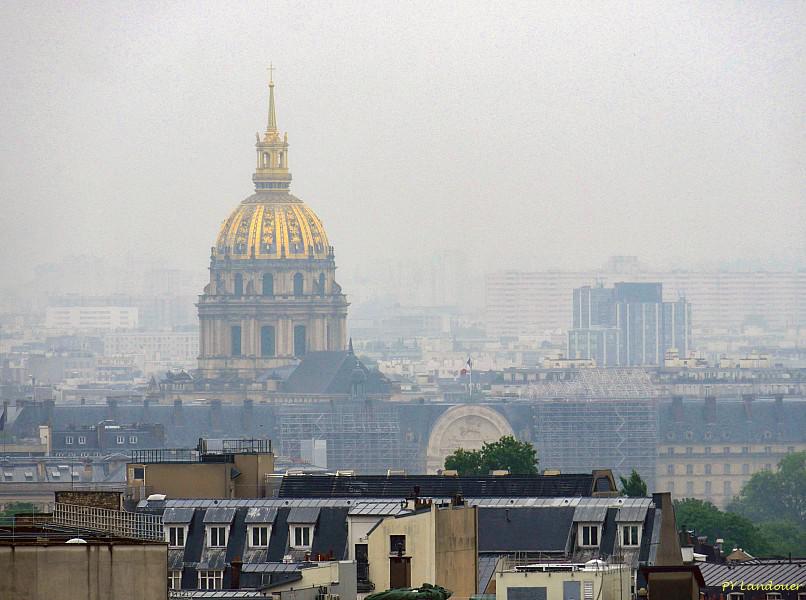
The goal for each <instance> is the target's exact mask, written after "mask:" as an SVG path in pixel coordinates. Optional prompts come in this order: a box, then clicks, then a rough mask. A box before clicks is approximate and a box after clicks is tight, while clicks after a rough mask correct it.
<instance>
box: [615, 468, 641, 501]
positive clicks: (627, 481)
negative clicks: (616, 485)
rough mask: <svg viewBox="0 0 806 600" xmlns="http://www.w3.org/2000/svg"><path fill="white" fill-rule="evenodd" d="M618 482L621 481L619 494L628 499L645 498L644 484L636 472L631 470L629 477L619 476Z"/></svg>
mask: <svg viewBox="0 0 806 600" xmlns="http://www.w3.org/2000/svg"><path fill="white" fill-rule="evenodd" d="M619 480H620V481H621V493H622V494H623V495H625V496H628V497H630V498H646V496H647V488H646V482H645V481H644V480H643V479H642V478H641V476H640V475H639V474H638V471H636V470H635V469H633V470H632V473H630V476H629V477H624V476H623V475H619Z"/></svg>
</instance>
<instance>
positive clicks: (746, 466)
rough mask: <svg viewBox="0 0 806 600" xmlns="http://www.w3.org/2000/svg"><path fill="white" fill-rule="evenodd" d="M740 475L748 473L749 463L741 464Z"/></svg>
mask: <svg viewBox="0 0 806 600" xmlns="http://www.w3.org/2000/svg"><path fill="white" fill-rule="evenodd" d="M742 475H750V465H748V464H747V463H745V464H743V465H742Z"/></svg>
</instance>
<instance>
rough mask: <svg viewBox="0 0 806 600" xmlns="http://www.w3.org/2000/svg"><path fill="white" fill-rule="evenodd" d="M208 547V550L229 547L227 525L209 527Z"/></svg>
mask: <svg viewBox="0 0 806 600" xmlns="http://www.w3.org/2000/svg"><path fill="white" fill-rule="evenodd" d="M207 547H208V548H226V547H227V527H226V525H209V526H208V527H207Z"/></svg>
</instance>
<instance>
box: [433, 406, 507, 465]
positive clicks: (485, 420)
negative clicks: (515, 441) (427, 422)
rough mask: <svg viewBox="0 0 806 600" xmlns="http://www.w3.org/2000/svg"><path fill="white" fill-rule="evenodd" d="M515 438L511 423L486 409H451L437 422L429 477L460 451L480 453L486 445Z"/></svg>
mask: <svg viewBox="0 0 806 600" xmlns="http://www.w3.org/2000/svg"><path fill="white" fill-rule="evenodd" d="M505 435H514V434H513V431H512V427H511V426H510V424H509V422H508V421H507V420H506V419H505V418H504V416H503V415H501V414H500V413H499V412H497V411H495V410H493V409H491V408H488V407H486V406H478V405H463V406H454V407H453V408H450V409H448V410H447V411H446V412H445V413H443V414H442V416H441V417H440V418H439V419H438V420H437V422H436V424H435V425H434V428H433V429H432V430H431V435H430V437H429V438H428V450H427V454H426V473H430V474H433V473H436V472H437V471H438V470H440V469H442V468H443V466H444V464H445V457H446V456H448V455H449V454H451V453H452V452H453V451H454V450H456V449H457V448H464V449H465V450H477V449H479V448H481V446H482V444H484V442H494V441H496V440H498V439H499V438H501V437H502V436H505Z"/></svg>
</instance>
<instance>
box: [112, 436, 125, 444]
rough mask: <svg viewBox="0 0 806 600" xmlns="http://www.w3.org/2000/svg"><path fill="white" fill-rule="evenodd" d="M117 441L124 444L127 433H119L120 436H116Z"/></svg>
mask: <svg viewBox="0 0 806 600" xmlns="http://www.w3.org/2000/svg"><path fill="white" fill-rule="evenodd" d="M115 441H116V442H117V443H118V445H123V444H125V443H126V436H125V435H119V436H117V437H116V438H115Z"/></svg>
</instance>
